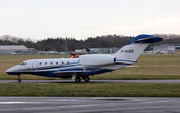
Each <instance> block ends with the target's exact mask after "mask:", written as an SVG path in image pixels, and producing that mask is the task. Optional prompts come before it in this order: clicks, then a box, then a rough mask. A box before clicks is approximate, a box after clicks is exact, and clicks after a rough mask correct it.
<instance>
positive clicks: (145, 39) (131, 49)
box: [113, 35, 163, 60]
mask: <svg viewBox="0 0 180 113" xmlns="http://www.w3.org/2000/svg"><path fill="white" fill-rule="evenodd" d="M162 40H163V38H161V37H156V36H153V35H138V36H136V37H135V38H133V39H132V40H131V41H130V42H129V43H128V44H126V45H125V46H124V47H123V48H121V49H120V50H119V51H117V52H116V53H114V54H113V56H115V57H116V58H117V59H129V60H130V59H132V60H136V59H137V58H138V57H139V56H140V54H141V53H142V52H143V51H144V49H145V48H146V47H147V46H148V45H149V43H154V42H159V41H162Z"/></svg>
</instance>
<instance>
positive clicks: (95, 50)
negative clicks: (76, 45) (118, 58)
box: [75, 47, 120, 54]
mask: <svg viewBox="0 0 180 113" xmlns="http://www.w3.org/2000/svg"><path fill="white" fill-rule="evenodd" d="M119 49H120V48H116V47H113V48H89V50H90V51H89V53H90V54H99V53H100V54H101V53H103V54H107V53H110V54H112V53H115V52H117V51H118V50H119ZM75 53H76V54H86V53H88V52H87V51H86V49H76V50H75Z"/></svg>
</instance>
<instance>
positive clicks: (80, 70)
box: [52, 69, 84, 74]
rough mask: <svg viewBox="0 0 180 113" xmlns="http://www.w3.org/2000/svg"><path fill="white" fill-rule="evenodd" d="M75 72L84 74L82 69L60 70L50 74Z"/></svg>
mask: <svg viewBox="0 0 180 113" xmlns="http://www.w3.org/2000/svg"><path fill="white" fill-rule="evenodd" d="M76 72H84V70H83V69H73V70H61V71H56V72H53V73H52V74H62V73H76Z"/></svg>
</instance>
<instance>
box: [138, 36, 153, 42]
mask: <svg viewBox="0 0 180 113" xmlns="http://www.w3.org/2000/svg"><path fill="white" fill-rule="evenodd" d="M152 38H154V37H147V38H141V39H137V40H135V41H136V42H140V41H145V40H149V39H152Z"/></svg>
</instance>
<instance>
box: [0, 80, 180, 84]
mask: <svg viewBox="0 0 180 113" xmlns="http://www.w3.org/2000/svg"><path fill="white" fill-rule="evenodd" d="M0 83H18V82H17V80H0ZM20 83H75V81H73V80H22V81H21V82H20ZM81 83H86V82H85V81H84V80H82V81H81ZM87 83H180V80H90V81H89V82H87Z"/></svg>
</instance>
